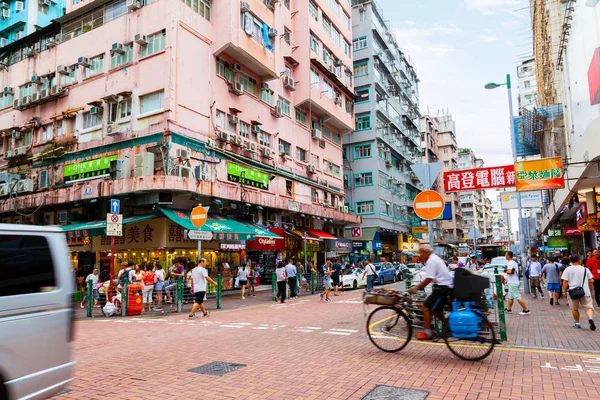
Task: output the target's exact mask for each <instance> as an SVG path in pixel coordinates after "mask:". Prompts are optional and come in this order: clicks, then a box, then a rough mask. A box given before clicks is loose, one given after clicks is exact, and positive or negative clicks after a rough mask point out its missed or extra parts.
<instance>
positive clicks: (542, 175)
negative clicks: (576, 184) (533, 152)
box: [515, 157, 565, 192]
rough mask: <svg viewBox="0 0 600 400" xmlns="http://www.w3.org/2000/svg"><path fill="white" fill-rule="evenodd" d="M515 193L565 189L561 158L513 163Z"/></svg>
mask: <svg viewBox="0 0 600 400" xmlns="http://www.w3.org/2000/svg"><path fill="white" fill-rule="evenodd" d="M515 185H516V187H517V191H519V192H524V191H529V190H541V189H561V188H564V187H565V177H564V172H563V164H562V158H560V157H556V158H542V159H541V160H528V161H518V162H516V163H515Z"/></svg>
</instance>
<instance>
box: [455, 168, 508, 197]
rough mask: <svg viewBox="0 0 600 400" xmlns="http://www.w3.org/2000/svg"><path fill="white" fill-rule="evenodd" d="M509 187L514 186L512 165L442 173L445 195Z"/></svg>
mask: <svg viewBox="0 0 600 400" xmlns="http://www.w3.org/2000/svg"><path fill="white" fill-rule="evenodd" d="M510 186H515V168H514V166H512V165H505V166H502V167H489V168H476V169H465V170H461V171H449V172H444V188H445V190H446V193H449V192H460V191H463V190H480V189H494V188H502V187H510Z"/></svg>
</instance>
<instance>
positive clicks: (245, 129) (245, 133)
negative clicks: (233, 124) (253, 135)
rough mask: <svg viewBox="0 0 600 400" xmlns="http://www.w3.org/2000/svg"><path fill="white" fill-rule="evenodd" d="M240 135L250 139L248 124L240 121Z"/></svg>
mask: <svg viewBox="0 0 600 400" xmlns="http://www.w3.org/2000/svg"><path fill="white" fill-rule="evenodd" d="M240 136H242V137H245V138H246V139H250V124H247V123H245V122H243V121H240Z"/></svg>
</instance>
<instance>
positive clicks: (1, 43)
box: [0, 37, 8, 47]
mask: <svg viewBox="0 0 600 400" xmlns="http://www.w3.org/2000/svg"><path fill="white" fill-rule="evenodd" d="M7 44H8V39H7V38H5V37H3V38H0V47H4V46H6V45H7Z"/></svg>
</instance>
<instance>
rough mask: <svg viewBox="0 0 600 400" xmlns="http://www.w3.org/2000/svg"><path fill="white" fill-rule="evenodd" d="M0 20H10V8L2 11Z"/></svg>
mask: <svg viewBox="0 0 600 400" xmlns="http://www.w3.org/2000/svg"><path fill="white" fill-rule="evenodd" d="M2 18H5V19H6V18H10V8H3V9H2Z"/></svg>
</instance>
